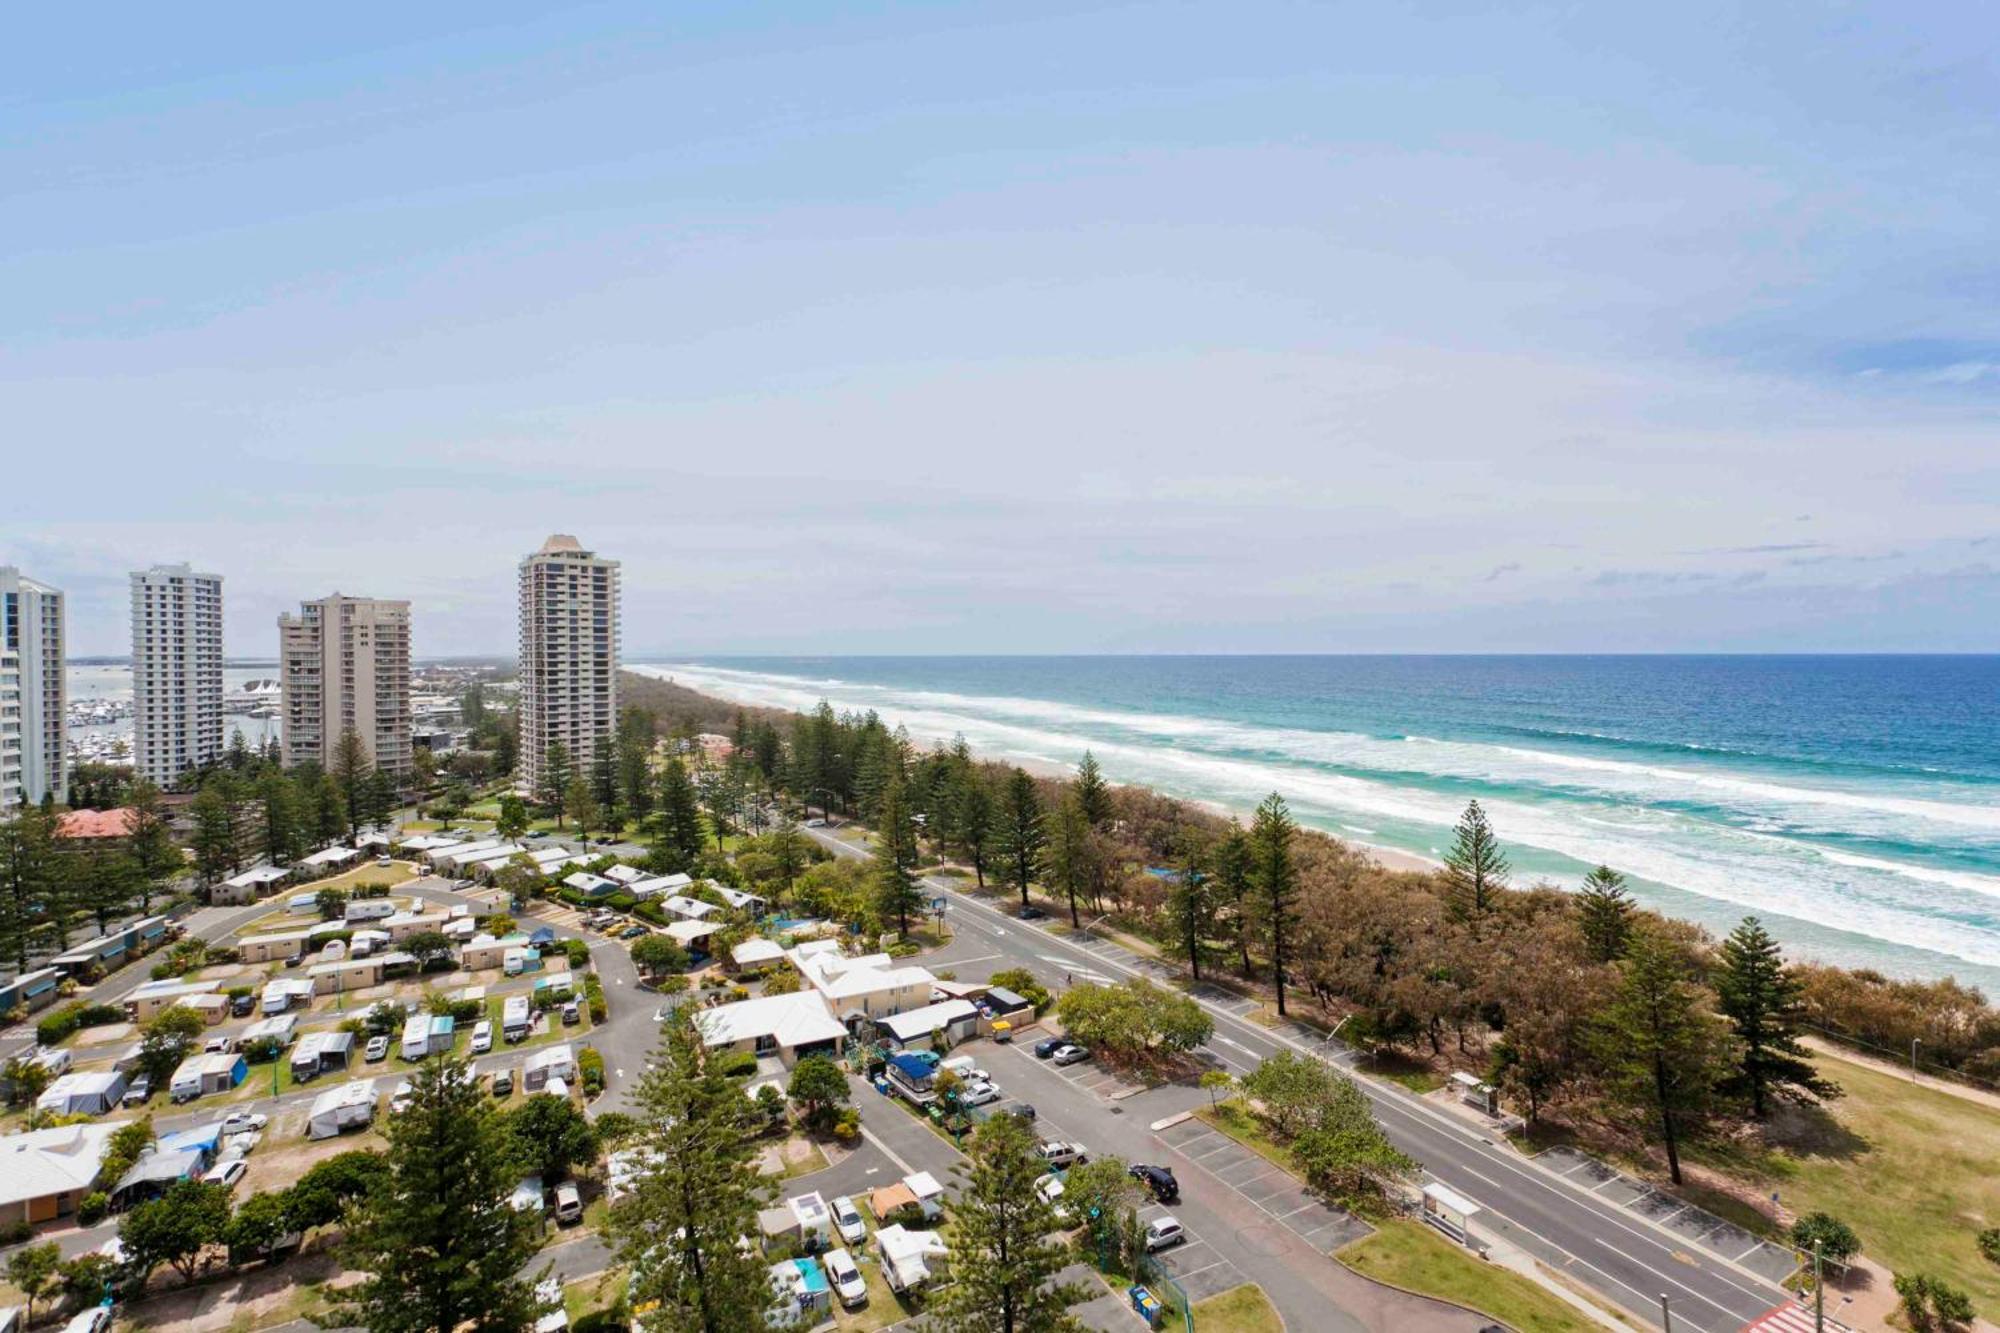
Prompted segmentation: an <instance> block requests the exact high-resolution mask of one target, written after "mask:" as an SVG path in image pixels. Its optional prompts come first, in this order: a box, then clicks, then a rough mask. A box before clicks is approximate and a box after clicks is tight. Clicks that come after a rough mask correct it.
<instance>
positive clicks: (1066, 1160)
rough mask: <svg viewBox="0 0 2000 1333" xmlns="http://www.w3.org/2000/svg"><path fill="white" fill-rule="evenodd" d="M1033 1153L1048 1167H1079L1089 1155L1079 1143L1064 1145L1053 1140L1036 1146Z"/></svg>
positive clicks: (1057, 1140)
mask: <svg viewBox="0 0 2000 1333" xmlns="http://www.w3.org/2000/svg"><path fill="white" fill-rule="evenodd" d="M1035 1151H1036V1152H1037V1153H1039V1154H1040V1155H1041V1159H1042V1160H1043V1161H1044V1162H1046V1163H1048V1164H1049V1165H1050V1166H1065V1167H1066V1166H1080V1165H1082V1164H1083V1163H1084V1162H1087V1161H1089V1160H1090V1154H1089V1152H1087V1151H1086V1150H1085V1148H1084V1146H1083V1145H1082V1144H1081V1143H1065V1142H1063V1141H1062V1140H1061V1139H1054V1140H1051V1141H1049V1142H1046V1143H1042V1144H1038V1145H1037V1146H1036V1148H1035Z"/></svg>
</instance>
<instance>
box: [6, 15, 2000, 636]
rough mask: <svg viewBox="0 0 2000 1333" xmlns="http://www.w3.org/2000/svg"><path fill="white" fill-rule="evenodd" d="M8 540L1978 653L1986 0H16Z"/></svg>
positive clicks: (979, 612)
mask: <svg viewBox="0 0 2000 1333" xmlns="http://www.w3.org/2000/svg"><path fill="white" fill-rule="evenodd" d="M14 36H15V40H14V41H13V42H11V43H10V44H9V49H8V50H7V51H6V52H5V53H0V72H4V74H5V76H6V77H5V79H4V86H5V87H6V89H7V92H6V94H5V95H4V96H5V104H6V107H7V110H8V113H9V114H8V117H7V121H8V129H7V130H6V132H4V133H0V199H4V201H5V204H6V207H5V208H4V209H0V245H4V249H0V255H4V257H0V280H4V283H5V289H6V290H7V292H8V297H9V299H8V301H7V302H6V304H5V307H4V309H0V343H4V345H5V347H6V348H7V351H6V354H5V356H4V357H0V394H4V395H5V399H6V402H7V404H8V426H9V433H10V436H11V437H12V438H13V439H15V440H16V441H18V442H23V443H22V444H20V445H18V446H17V447H16V448H15V449H14V450H13V451H12V453H11V454H10V456H9V458H8V460H7V463H6V473H5V476H6V478H7V483H8V484H7V487H6V494H5V495H4V497H0V563H11V564H16V565H19V566H20V567H21V568H22V569H23V570H25V571H26V572H28V573H30V574H32V575H34V576H36V577H38V578H42V579H45V580H47V581H49V582H51V583H54V584H56V585H57V586H59V587H61V588H63V589H64V590H65V591H66V592H67V593H68V594H69V595H70V599H71V602H70V622H69V623H70V641H71V647H72V649H73V650H74V651H75V652H76V653H77V654H79V655H83V656H102V655H109V654H116V653H119V652H122V651H123V650H124V649H125V648H126V647H127V644H128V630H127V621H128V612H127V602H126V576H127V574H128V572H129V571H131V570H133V569H137V568H142V567H144V566H147V565H151V564H154V563H178V562H181V561H187V562H190V563H192V564H194V565H196V566H197V567H200V568H205V569H210V570H214V571H216V572H219V573H221V574H223V575H224V576H225V606H226V614H227V623H226V644H227V649H228V651H229V652H230V654H231V655H232V656H237V657H254V656H257V655H260V654H268V653H271V652H274V651H275V648H276V628H275V620H276V617H277V616H278V615H279V614H280V613H281V612H284V611H286V610H289V609H295V608H296V605H297V603H298V602H299V600H300V599H303V598H312V597H320V596H324V595H326V594H328V593H331V592H333V591H335V590H340V591H345V592H348V593H352V594H360V595H371V596H379V597H398V598H408V599H409V600H410V601H411V602H412V603H413V604H414V614H415V619H414V634H413V638H414V645H415V649H416V651H417V652H418V653H419V654H422V655H426V656H433V655H464V654H467V653H478V652H483V651H487V650H489V648H490V646H491V645H496V644H497V645H501V646H502V647H503V650H504V648H505V646H507V645H511V644H512V643H513V641H514V614H515V590H514V573H515V565H516V563H517V562H518V560H519V559H520V558H521V556H523V555H524V554H526V553H527V552H529V551H532V550H534V549H535V548H536V547H537V546H538V545H539V544H540V543H541V541H542V540H543V538H544V537H545V536H547V535H548V534H549V533H550V532H570V533H574V534H576V535H577V536H578V537H579V538H580V539H581V540H582V542H583V543H584V544H585V545H586V546H588V547H591V548H593V549H596V550H598V551H600V552H602V553H604V554H606V555H609V556H611V557H614V558H617V559H619V560H621V561H622V562H623V564H624V579H625V619H624V625H625V643H626V651H627V655H628V656H629V657H631V658H633V659H634V660H638V659H643V658H654V657H669V658H670V657H674V656H698V655H725V654H726V655H746V654H754V655H771V656H784V655H793V654H800V653H812V654H833V655H869V654H879V653H912V652H915V653H934V652H937V651H939V650H949V651H950V652H952V653H962V654H973V655H978V654H989V653H1023V652H1025V653H1078V654H1101V653H1106V652H1112V653H1141V654H1144V653H1160V652H1171V653H1189V652H1194V653H1210V652H1213V653H1249V654H1256V655H1264V654H1269V653H1274V652H1276V653H1352V652H1365V653H1428V652H1461V651H1467V650H1472V651H1480V652H1502V653H1505V652H1557V653H1576V652H1592V653H1631V652H1641V653H1656V652H1801V651H1803V652H1857V651H1859V652H1879V651H1892V652H1968V651H1970V652H1990V651H1995V650H2000V450H1996V449H1995V447H1994V441H1995V439H1996V438H2000V433H1996V427H2000V412H1996V406H2000V305H1996V303H1995V302H1994V301H1993V299H1992V297H1993V293H1994V291H1995V290H1996V275H2000V267H1996V263H1995V261H1994V259H1993V257H1992V253H1991V237H1992V235H1993V234H1994V229H1995V228H1994V223H1995V213H1996V211H2000V210H1996V204H2000V173H1996V172H1994V171H1992V170H1991V163H1992V161H1993V159H1994V156H1995V148H1996V147H2000V114H1996V113H2000V78H1995V77H1994V74H1995V71H1994V69H1993V57H1992V54H1991V53H1992V52H1993V51H1994V50H1995V49H2000V41H1996V39H2000V11H1995V10H1994V9H1992V8H1991V7H1982V6H1972V5H1964V4H1948V5H1943V6H1935V7H1930V8H1927V9H1923V10H1920V11H1910V10H1907V9H1902V8H1894V9H1892V8H1890V7H1889V6H1886V5H1866V4H1863V5H1853V6H1847V7H1843V8H1840V9H1838V10H1821V9H1814V8H1777V7H1765V6H1759V7H1751V8H1747V9H1746V8H1743V7H1739V6H1732V5H1724V4H1697V5H1696V6H1694V7H1693V8H1692V9H1689V8H1687V7H1682V8H1679V9H1674V10H1655V11H1644V10H1632V9H1627V8H1611V9H1590V8H1584V9H1577V8H1576V7H1574V6H1567V5H1553V4H1549V5H1526V6H1520V5H1516V6H1506V7H1504V8H1500V7H1496V8H1493V9H1490V10H1488V9H1483V8H1481V7H1479V6H1466V5H1458V6H1448V7H1437V8H1423V9H1421V10H1420V12H1416V13H1407V12H1401V11H1385V10H1363V11H1351V12H1350V11H1342V10H1334V9H1327V8H1319V7H1311V6H1294V5H1287V4H1282V3H1252V4H1249V5H1244V6H1232V7H1230V8H1229V9H1228V10H1227V11H1223V10H1219V9H1203V8H1200V7H1182V8H1167V9H1159V8H1153V7H1149V8H1143V9H1142V8H1136V7H1119V6H1077V5H1057V4H1044V3H1025V4H1017V5H1010V6H1005V7H989V6H976V5H946V6H926V7H921V8H911V7H904V6H897V5H888V4H862V5H856V6H842V7H839V8H838V10H834V11H829V10H826V9H824V8H821V7H811V6H797V5H779V6H767V7H756V8H753V9H694V10H685V9H684V10H679V11H676V12H673V13H671V14H662V13H661V12H659V11H658V10H657V8H656V7H652V6H644V5H638V4H632V3H604V4H591V5H580V6H567V7H563V8H560V9H556V10H549V9H547V8H546V7H542V6H529V5H522V4H508V3H501V4H495V5H488V6H482V7H480V8H478V9H477V10H474V9H470V8H463V7H455V6H435V7H425V8H423V9H420V10H416V11H407V10H398V11H395V12H394V13H393V14H392V13H391V12H390V11H387V10H380V9H371V8H368V7H363V8H361V9H359V10H354V9H348V10H341V11H337V12H335V11H298V12H284V13H271V14H260V15H259V16H258V18H257V20H256V21H254V22H223V21H213V22H211V21H205V20H204V17H203V16H202V15H199V14H196V15H192V16H191V15H189V14H187V13H184V12H179V11H165V10H162V11H157V12H155V11H135V12H131V13H127V14H123V15H121V16H120V19H119V21H118V22H116V23H109V24H107V23H102V22H99V21H94V16H92V15H89V14H87V13H85V12H83V11H66V10H60V9H52V10H34V11H29V12H24V13H23V14H21V15H20V16H18V19H17V23H16V25H15V32H14Z"/></svg>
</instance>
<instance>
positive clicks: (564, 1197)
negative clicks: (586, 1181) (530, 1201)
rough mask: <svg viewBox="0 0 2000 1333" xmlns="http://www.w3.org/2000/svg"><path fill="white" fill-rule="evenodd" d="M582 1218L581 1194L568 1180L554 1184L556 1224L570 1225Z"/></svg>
mask: <svg viewBox="0 0 2000 1333" xmlns="http://www.w3.org/2000/svg"><path fill="white" fill-rule="evenodd" d="M582 1220H583V1196H582V1195H581V1194H579V1193H577V1189H576V1186H575V1185H574V1184H572V1183H570V1182H568V1181H564V1182H563V1183H562V1184H560V1185H558V1186H556V1225H557V1226H563V1227H566V1226H572V1225H574V1224H575V1223H578V1222H581V1221H582Z"/></svg>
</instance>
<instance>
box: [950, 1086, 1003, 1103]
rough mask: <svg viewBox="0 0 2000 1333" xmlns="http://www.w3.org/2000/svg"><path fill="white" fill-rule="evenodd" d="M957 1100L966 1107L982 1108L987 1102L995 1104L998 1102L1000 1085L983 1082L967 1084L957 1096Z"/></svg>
mask: <svg viewBox="0 0 2000 1333" xmlns="http://www.w3.org/2000/svg"><path fill="white" fill-rule="evenodd" d="M958 1099H959V1100H960V1101H962V1102H964V1103H965V1104H966V1105H967V1106H984V1105H986V1103H988V1102H997V1101H999V1100H1000V1085H999V1084H998V1083H988V1082H985V1081H984V1080H982V1081H980V1082H978V1083H971V1084H967V1085H966V1088H965V1090H964V1091H963V1092H960V1093H959V1094H958Z"/></svg>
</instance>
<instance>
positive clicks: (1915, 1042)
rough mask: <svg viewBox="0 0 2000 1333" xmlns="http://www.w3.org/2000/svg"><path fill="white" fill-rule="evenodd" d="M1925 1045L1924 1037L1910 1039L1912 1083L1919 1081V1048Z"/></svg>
mask: <svg viewBox="0 0 2000 1333" xmlns="http://www.w3.org/2000/svg"><path fill="white" fill-rule="evenodd" d="M1923 1044H1924V1039H1923V1038H1922V1037H1912V1038H1910V1082H1912V1083H1915V1082H1916V1081H1917V1047H1919V1046H1921V1045H1923Z"/></svg>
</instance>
